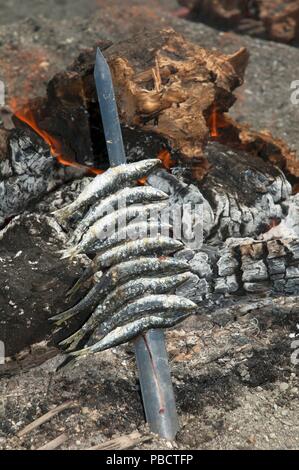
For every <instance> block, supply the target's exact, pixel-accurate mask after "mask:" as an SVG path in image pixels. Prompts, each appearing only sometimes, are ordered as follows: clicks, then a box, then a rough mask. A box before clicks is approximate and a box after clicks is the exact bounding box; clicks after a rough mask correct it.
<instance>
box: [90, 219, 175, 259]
mask: <svg viewBox="0 0 299 470" xmlns="http://www.w3.org/2000/svg"><path fill="white" fill-rule="evenodd" d="M172 231H173V226H172V225H170V224H163V223H160V222H159V221H158V222H137V223H135V222H134V221H133V223H129V224H128V225H127V226H125V227H123V228H122V229H120V230H119V231H117V232H116V233H115V234H114V235H112V236H111V237H109V238H107V239H106V240H104V241H99V242H98V243H97V242H96V243H95V245H94V247H93V250H91V251H90V254H93V253H94V252H95V253H97V254H100V253H103V252H104V251H106V250H108V249H110V248H114V247H115V246H117V245H120V244H121V243H124V242H125V241H131V240H136V239H137V238H146V237H147V236H148V237H154V236H156V237H157V236H160V235H166V234H171V233H172Z"/></svg>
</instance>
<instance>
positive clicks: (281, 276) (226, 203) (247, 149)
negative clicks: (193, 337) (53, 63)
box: [0, 20, 299, 423]
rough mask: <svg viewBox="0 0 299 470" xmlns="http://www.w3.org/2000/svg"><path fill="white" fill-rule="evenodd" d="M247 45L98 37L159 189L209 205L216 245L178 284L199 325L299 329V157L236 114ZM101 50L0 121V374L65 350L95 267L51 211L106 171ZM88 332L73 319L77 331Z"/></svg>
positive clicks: (133, 153) (130, 141)
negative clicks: (57, 318)
mask: <svg viewBox="0 0 299 470" xmlns="http://www.w3.org/2000/svg"><path fill="white" fill-rule="evenodd" d="M173 21H176V20H173ZM180 21H181V20H178V23H177V25H178V28H177V29H178V30H179V29H180V28H182V24H183V23H181V22H180ZM187 24H188V23H187ZM222 40H223V41H224V42H225V36H223V37H222ZM208 41H209V39H207V42H208ZM237 42H238V41H237ZM237 42H236V47H235V51H236V52H229V53H226V54H224V53H220V52H217V51H215V50H212V49H209V48H208V47H202V46H200V45H198V44H196V43H193V42H192V41H190V40H188V39H186V38H185V37H184V36H181V35H180V34H179V33H176V32H175V31H173V30H172V29H170V28H162V27H159V28H158V29H152V28H148V30H147V31H146V33H142V34H140V35H138V34H136V33H134V35H133V36H132V38H130V39H125V40H123V41H121V42H120V43H115V44H111V43H108V42H99V43H97V44H96V45H98V44H99V45H100V46H101V47H102V49H103V50H104V54H105V56H106V58H107V60H108V62H109V65H110V67H111V69H112V72H113V78H114V83H115V89H116V94H117V103H118V107H119V112H120V117H121V124H122V132H123V135H124V140H125V147H126V152H127V155H128V159H129V161H130V162H132V161H136V160H141V159H147V158H153V157H156V156H159V158H160V159H161V160H162V162H163V163H164V167H165V168H164V169H163V170H161V171H160V172H157V174H156V175H155V177H154V178H155V183H156V185H157V186H158V187H159V188H161V189H162V190H163V191H166V192H167V193H168V194H169V195H170V196H171V200H172V201H173V202H179V203H180V204H182V206H183V205H184V204H185V203H186V202H190V201H191V202H196V203H199V204H200V205H201V207H202V214H203V220H204V233H203V235H204V244H203V246H202V247H201V248H200V249H199V250H197V251H196V252H195V251H194V250H191V249H186V250H185V251H184V252H182V254H181V255H180V256H181V257H182V258H183V259H185V260H186V261H187V262H188V263H190V266H192V269H193V270H195V271H196V273H195V274H194V277H193V278H192V280H191V281H190V282H189V283H188V285H184V286H182V287H181V288H180V289H178V293H180V294H181V295H184V296H185V295H186V296H187V297H188V298H190V299H192V300H193V301H196V303H197V304H198V306H199V310H198V312H199V314H200V315H201V320H197V319H195V320H194V322H199V321H200V322H201V325H205V322H210V323H209V324H210V325H213V327H216V328H217V325H221V326H222V327H224V328H230V325H232V324H234V323H235V322H236V320H237V322H238V323H240V324H242V322H244V321H251V320H252V321H253V319H255V318H256V317H258V318H259V319H261V322H262V323H263V324H264V325H267V327H268V326H270V328H271V326H272V325H274V324H275V322H276V321H277V322H278V323H279V324H280V325H282V324H283V323H284V322H285V324H294V323H295V318H296V315H297V313H298V312H297V296H298V289H299V266H298V263H299V257H298V246H299V241H298V231H297V230H298V229H297V227H298V210H297V207H298V197H297V196H296V192H297V188H298V186H297V185H298V163H297V156H296V153H295V150H294V148H289V147H288V145H287V143H286V142H284V141H283V140H281V139H279V138H274V137H272V136H271V134H270V133H269V132H267V131H264V130H252V129H250V128H249V127H248V126H247V125H246V124H244V123H243V122H244V119H243V121H241V120H238V119H233V118H232V117H230V116H229V115H228V114H227V112H228V111H229V109H230V108H231V107H232V106H233V104H234V103H235V102H236V105H238V100H239V99H240V97H241V95H240V92H239V91H238V89H237V88H238V87H239V86H241V85H242V84H243V82H244V74H245V71H246V66H247V62H248V52H247V50H246V49H245V48H244V47H242V44H241V43H240V47H239V44H238V45H237ZM148 44H151V48H148V47H147V46H148ZM96 45H95V47H96ZM95 47H93V48H90V49H89V50H87V51H84V52H82V53H81V54H80V55H79V56H78V58H77V59H76V61H75V62H74V64H73V65H71V66H70V67H69V68H68V69H67V70H63V71H60V72H59V73H58V74H56V75H55V76H54V78H53V79H51V80H50V81H49V83H48V86H47V96H45V97H41V98H40V97H39V98H34V99H30V100H29V101H28V102H26V103H25V102H23V103H20V102H18V103H14V102H13V101H11V105H12V111H13V113H12V114H13V117H12V121H13V124H14V125H15V128H11V127H12V126H11V121H10V120H9V119H8V120H6V121H5V122H4V126H2V128H1V129H0V152H1V155H0V158H1V162H0V171H1V176H2V179H1V185H2V188H3V189H2V193H3V195H4V197H3V198H2V204H1V211H0V218H1V225H2V231H1V248H0V250H1V254H0V257H1V260H2V261H1V262H2V267H3V270H2V273H1V275H0V276H1V282H2V283H3V285H4V292H3V294H1V295H2V299H3V300H2V303H1V309H2V311H1V321H2V322H3V323H4V324H5V328H4V341H5V343H6V345H7V356H8V360H7V362H6V364H5V365H4V366H2V367H1V369H0V373H1V374H2V375H7V376H17V375H18V373H19V371H20V370H28V369H31V368H32V367H35V366H37V365H38V364H41V363H43V362H44V361H45V360H46V359H48V358H51V357H54V356H56V355H57V354H58V353H59V350H58V348H57V343H58V342H59V341H60V340H61V339H62V336H61V333H59V334H56V335H55V336H54V337H53V334H52V331H51V325H50V324H49V323H48V322H47V319H48V317H50V316H52V315H54V314H55V313H59V312H60V311H62V310H63V309H64V308H67V306H68V304H67V301H66V299H65V293H66V292H67V291H68V290H69V288H70V287H71V286H72V285H73V283H74V282H75V280H76V279H77V278H78V277H79V276H80V274H81V273H82V271H83V269H84V267H86V266H88V265H89V263H90V259H89V258H88V257H86V256H85V255H82V256H79V257H78V258H76V260H75V261H74V262H73V261H68V260H60V257H59V253H58V251H59V250H61V249H63V248H64V247H65V244H66V241H67V238H66V232H65V229H66V228H67V229H69V228H71V227H66V226H60V225H59V224H58V223H57V222H56V221H54V220H53V217H52V216H51V212H52V211H53V210H55V209H59V208H61V207H62V206H64V205H66V204H67V203H69V202H71V201H73V200H74V199H75V198H76V197H77V196H78V195H79V194H80V192H81V191H82V189H83V187H84V186H85V185H86V184H88V183H89V182H90V181H91V180H92V178H93V177H94V175H95V174H98V173H100V172H103V171H105V170H106V169H107V168H108V156H107V153H106V149H105V145H104V136H103V129H102V128H101V126H100V125H99V123H100V122H101V121H100V115H99V112H98V107H97V102H96V95H95V88H94V84H93V79H92V73H93V66H94V50H95ZM218 47H220V46H219V44H218ZM265 47H268V46H265ZM281 47H282V46H281ZM283 47H286V46H283ZM145 50H146V53H144V51H145ZM236 100H237V101H236ZM235 109H236V107H235ZM5 112H7V111H5ZM8 116H9V115H8ZM28 116H29V118H28ZM7 122H9V123H10V124H9V125H7ZM269 127H270V128H271V126H269ZM97 136H101V138H100V139H98V138H97ZM15 188H18V190H17V191H16V190H15ZM24 260H25V263H24ZM58 272H59V275H57V274H56V273H58ZM16 273H17V276H16ZM28 292H29V294H28ZM57 292H58V293H59V294H58V295H57ZM81 294H82V293H78V296H80V295H81ZM275 315H278V317H275ZM277 318H278V320H277ZM244 319H245V320H244ZM193 324H195V323H192V321H189V323H186V326H185V327H186V328H187V329H188V328H189V329H190V328H191V329H192V328H193ZM77 327H78V324H77V323H76V321H75V322H74V323H73V324H72V325H70V327H69V332H70V333H72V332H73V331H75V329H76V328H77ZM265 328H266V327H265ZM12 332H13V334H12ZM171 334H175V333H172V332H171V333H170V335H171ZM13 335H14V341H11V339H10V338H11V337H12V336H13ZM104 357H107V358H109V357H110V356H109V355H107V356H104ZM31 373H33V372H31ZM68 374H70V375H67V377H68V379H67V381H68V380H71V379H70V377H71V373H70V372H69V373H68ZM55 387H57V384H56V385H55ZM179 398H182V391H181V392H180V393H179ZM183 406H184V405H183ZM137 408H138V406H137ZM139 411H140V410H139ZM138 422H139V423H140V417H139V418H138Z"/></svg>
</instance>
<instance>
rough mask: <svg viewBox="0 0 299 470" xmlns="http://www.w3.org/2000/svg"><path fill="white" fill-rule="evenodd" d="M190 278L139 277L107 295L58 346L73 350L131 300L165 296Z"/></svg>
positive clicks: (182, 276)
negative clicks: (149, 296)
mask: <svg viewBox="0 0 299 470" xmlns="http://www.w3.org/2000/svg"><path fill="white" fill-rule="evenodd" d="M191 276H192V273H191V272H186V273H182V274H177V275H172V276H165V277H159V278H156V277H141V278H138V279H133V280H131V281H129V282H127V283H125V284H123V285H121V286H119V287H117V288H116V289H115V290H114V291H112V292H111V293H110V294H108V295H107V297H106V298H105V300H104V302H103V303H102V304H100V305H98V307H97V308H96V309H95V311H94V312H93V313H92V314H91V316H90V317H89V319H88V320H87V321H86V323H85V324H84V325H82V326H81V328H80V329H79V330H78V331H76V332H75V333H73V334H72V335H71V336H69V337H68V338H66V339H64V340H63V341H61V343H60V345H61V346H63V347H65V346H67V345H68V346H69V348H71V349H74V348H75V347H76V345H77V344H78V342H79V341H81V339H82V338H83V337H84V336H85V335H86V333H88V332H90V333H91V332H92V331H93V330H94V329H95V328H96V327H97V326H99V325H100V324H101V323H102V322H103V321H104V320H105V319H106V318H107V317H108V316H109V315H110V314H112V313H113V312H116V311H117V310H119V309H120V308H121V307H122V306H123V305H125V304H127V303H128V302H130V301H131V300H132V299H134V300H136V299H137V298H139V297H140V296H143V295H145V294H147V295H149V294H165V293H167V292H169V291H171V290H172V289H174V288H176V287H178V286H180V285H182V284H183V283H185V282H187V281H188V280H189V279H190V277H191Z"/></svg>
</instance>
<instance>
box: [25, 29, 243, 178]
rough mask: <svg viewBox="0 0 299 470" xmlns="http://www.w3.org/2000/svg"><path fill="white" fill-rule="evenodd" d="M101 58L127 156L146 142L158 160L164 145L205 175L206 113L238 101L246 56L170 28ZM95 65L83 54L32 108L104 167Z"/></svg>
mask: <svg viewBox="0 0 299 470" xmlns="http://www.w3.org/2000/svg"><path fill="white" fill-rule="evenodd" d="M148 44H151V48H150V49H149V48H148ZM144 51H147V54H144ZM104 54H105V56H106V58H107V60H108V63H109V66H110V68H111V71H112V75H113V81H114V86H115V91H116V98H117V102H118V107H119V112H120V119H121V124H122V126H123V133H124V140H125V142H126V146H127V147H128V148H127V149H126V150H128V151H129V152H128V154H129V155H130V149H131V148H132V145H133V146H134V147H135V146H136V143H135V141H136V136H137V139H138V138H139V139H140V140H141V141H142V142H143V147H145V145H144V141H145V142H146V141H148V144H149V146H148V152H149V151H151V152H153V151H154V152H156V153H155V155H157V154H158V152H159V151H160V150H161V143H162V142H163V143H164V145H169V146H170V148H171V149H172V150H173V152H175V153H176V154H177V156H178V158H180V159H183V160H185V161H190V160H197V162H200V163H201V164H202V167H203V173H204V172H205V165H207V162H206V160H205V159H204V155H203V148H204V145H205V143H206V142H207V140H208V137H209V127H208V124H207V121H208V116H209V115H210V111H211V109H212V107H213V106H216V107H217V109H219V111H221V112H225V111H227V110H228V109H229V108H230V107H231V105H232V104H233V103H234V101H235V97H234V95H233V93H232V92H233V90H234V89H235V88H236V87H238V86H240V85H241V84H242V82H243V76H244V72H245V68H246V64H247V60H248V54H247V51H246V50H245V49H244V48H243V49H240V50H239V51H237V52H236V53H235V54H232V55H223V54H220V53H218V52H214V51H208V50H206V49H204V48H201V47H200V46H197V45H195V44H192V43H190V42H188V41H186V40H185V39H184V38H183V37H182V36H180V35H179V34H177V33H175V32H174V31H173V30H172V29H167V30H162V31H148V32H146V33H142V34H140V35H137V36H134V37H133V38H132V39H129V40H126V41H123V42H121V43H119V44H116V45H114V46H111V47H108V48H106V50H104ZM93 67H94V51H90V52H89V53H83V54H81V55H80V57H79V58H78V60H77V61H76V62H75V64H74V65H73V67H72V68H70V69H69V70H68V71H67V72H62V73H60V74H57V75H56V76H55V77H54V79H53V80H52V81H51V82H50V83H49V86H48V96H47V98H46V99H45V100H44V101H43V102H42V103H41V102H40V101H39V100H38V101H36V102H32V103H31V104H30V107H31V109H32V111H33V113H34V115H35V119H36V121H37V123H38V125H39V127H40V128H41V129H43V130H44V131H46V132H47V133H48V134H50V135H52V136H54V137H55V138H57V139H58V140H59V141H60V142H61V143H62V146H64V148H65V149H66V153H67V154H68V155H70V156H71V157H72V158H73V160H75V161H77V162H79V163H85V164H88V163H92V164H97V165H98V166H100V167H101V166H102V167H103V166H104V167H105V165H106V167H107V155H106V153H105V151H104V150H103V147H104V145H103V143H104V140H103V130H102V129H101V128H100V127H99V125H98V123H99V122H100V116H99V111H98V109H97V105H96V93H95V87H94V83H93ZM132 128H133V129H134V130H133V132H132ZM101 135H102V138H101V137H100V138H99V136H101ZM132 141H133V142H134V143H133V144H132ZM153 144H154V147H153ZM155 155H153V154H152V155H151V156H152V157H153V156H155ZM147 157H148V156H147Z"/></svg>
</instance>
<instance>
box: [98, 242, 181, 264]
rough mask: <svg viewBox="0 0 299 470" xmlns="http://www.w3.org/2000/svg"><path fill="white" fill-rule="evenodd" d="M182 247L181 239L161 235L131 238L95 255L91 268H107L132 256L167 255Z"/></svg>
mask: <svg viewBox="0 0 299 470" xmlns="http://www.w3.org/2000/svg"><path fill="white" fill-rule="evenodd" d="M183 247H184V245H183V243H182V242H181V241H179V240H175V239H173V238H169V237H163V236H161V237H156V238H150V237H148V238H143V239H141V240H133V241H129V242H126V243H124V244H123V245H120V246H116V247H114V248H112V249H111V250H109V251H107V252H105V253H102V254H99V255H97V256H96V257H95V259H94V261H93V269H94V270H95V271H98V270H101V269H103V268H108V267H110V266H111V265H114V264H118V263H121V262H122V261H125V260H127V259H129V258H132V257H134V258H135V257H138V256H144V255H153V254H155V255H156V256H161V255H162V254H163V255H169V254H171V253H175V252H177V251H179V250H181V249H182V248H183Z"/></svg>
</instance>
